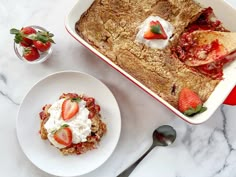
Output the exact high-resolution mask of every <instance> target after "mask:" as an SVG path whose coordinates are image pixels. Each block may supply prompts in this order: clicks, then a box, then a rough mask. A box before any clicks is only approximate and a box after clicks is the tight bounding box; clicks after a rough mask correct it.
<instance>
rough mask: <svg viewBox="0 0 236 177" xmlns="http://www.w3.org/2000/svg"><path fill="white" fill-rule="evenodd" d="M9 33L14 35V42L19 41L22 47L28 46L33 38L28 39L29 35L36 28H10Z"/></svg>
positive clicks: (34, 31) (34, 32)
mask: <svg viewBox="0 0 236 177" xmlns="http://www.w3.org/2000/svg"><path fill="white" fill-rule="evenodd" d="M10 33H11V34H14V35H15V39H14V41H15V43H17V44H19V43H20V45H21V46H23V47H28V46H30V45H32V44H33V40H32V39H30V38H29V36H30V35H32V34H36V30H35V29H34V28H32V27H23V28H21V30H18V29H15V28H12V29H11V30H10Z"/></svg>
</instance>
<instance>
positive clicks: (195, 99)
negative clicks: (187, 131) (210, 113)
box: [178, 88, 206, 116]
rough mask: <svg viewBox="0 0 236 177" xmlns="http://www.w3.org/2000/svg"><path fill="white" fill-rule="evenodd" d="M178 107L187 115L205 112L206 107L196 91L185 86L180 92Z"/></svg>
mask: <svg viewBox="0 0 236 177" xmlns="http://www.w3.org/2000/svg"><path fill="white" fill-rule="evenodd" d="M178 109H179V111H180V112H182V113H184V114H185V115H187V116H193V115H195V114H197V113H201V112H204V111H205V110H206V107H203V103H202V100H201V99H200V97H199V96H198V95H197V94H196V93H195V92H193V91H192V90H190V89H188V88H183V89H182V90H181V91H180V94H179V102H178Z"/></svg>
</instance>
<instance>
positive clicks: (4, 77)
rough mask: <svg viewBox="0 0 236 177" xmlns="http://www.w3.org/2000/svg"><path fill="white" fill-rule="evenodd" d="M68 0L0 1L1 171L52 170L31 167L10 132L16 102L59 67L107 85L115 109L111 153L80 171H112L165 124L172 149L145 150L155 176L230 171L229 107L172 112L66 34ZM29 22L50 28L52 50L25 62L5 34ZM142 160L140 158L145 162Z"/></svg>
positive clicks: (101, 176)
mask: <svg viewBox="0 0 236 177" xmlns="http://www.w3.org/2000/svg"><path fill="white" fill-rule="evenodd" d="M75 3H76V0H71V1H65V0H57V1H53V0H41V1H36V0H31V1H28V0H19V1H14V0H1V1H0V26H1V30H0V36H1V39H2V42H1V43H0V105H1V108H0V112H1V124H0V130H1V133H0V139H1V146H0V157H1V158H0V169H1V176H7V177H29V176H30V177H49V176H51V175H48V174H46V173H45V172H43V171H41V170H39V169H38V168H37V167H35V166H34V165H33V164H32V163H31V162H30V161H29V160H28V159H27V158H26V156H25V155H24V154H23V152H22V150H21V149H20V146H19V144H18V142H17V138H16V132H15V121H16V117H17V111H18V109H19V106H20V103H21V102H22V100H23V98H24V96H25V95H26V93H27V92H28V91H29V89H30V88H31V87H32V85H33V84H34V83H36V82H37V81H38V80H39V79H41V78H43V77H45V76H47V75H48V74H51V73H53V72H56V71H62V70H78V71H82V72H86V73H88V74H91V75H93V76H95V77H97V78H98V79H100V80H101V81H102V82H104V83H105V84H106V85H107V86H108V87H109V88H110V89H111V91H112V92H113V94H114V95H115V97H116V99H117V101H118V103H119V106H120V110H121V116H122V133H121V137H120V141H119V143H118V146H117V148H116V150H115V152H114V154H113V155H112V156H111V157H110V158H109V159H108V161H106V162H105V163H104V164H103V165H102V166H101V167H99V168H98V169H96V170H95V171H93V172H91V173H89V174H87V175H84V177H95V176H96V177H115V176H117V175H118V174H119V172H121V171H122V170H123V169H125V168H126V167H127V166H129V165H130V164H131V163H133V162H134V161H135V160H136V159H137V158H138V157H139V156H140V155H141V154H143V153H144V152H145V150H147V149H148V147H149V146H150V144H151V134H152V131H153V130H154V129H155V128H156V127H157V126H158V125H161V124H166V123H170V124H173V125H174V126H175V127H176V129H177V133H178V135H179V139H178V141H176V143H175V144H174V145H173V146H171V147H168V148H165V149H163V148H156V149H154V151H152V152H151V154H149V156H155V157H157V158H158V159H159V161H157V164H156V166H155V168H156V171H160V174H161V176H162V177H165V176H166V177H168V175H169V176H171V175H172V176H179V177H180V176H181V177H185V176H186V177H187V176H192V174H191V172H194V173H195V174H197V173H199V176H202V177H204V176H207V177H208V176H209V177H210V176H214V175H215V174H216V175H215V176H217V175H218V176H222V177H231V176H232V177H233V176H236V170H235V165H236V162H235V160H234V159H235V158H234V157H235V156H234V154H235V153H234V144H235V143H236V140H235V139H234V138H233V137H234V133H235V130H234V126H235V125H234V119H233V117H232V113H231V117H230V118H229V116H227V115H228V114H230V113H229V112H226V113H225V115H226V117H224V116H223V115H222V113H221V109H218V110H217V112H216V113H215V114H214V115H213V117H212V119H210V120H209V121H208V122H207V123H206V124H203V125H200V126H197V127H195V126H190V125H187V124H186V123H185V122H183V121H182V120H180V119H178V118H175V116H174V115H173V114H172V113H170V112H169V111H167V109H166V108H164V107H163V106H162V105H160V104H159V103H158V102H157V101H155V100H154V99H153V98H151V97H150V96H149V95H147V94H146V93H144V92H143V91H142V90H141V89H139V88H138V87H136V86H135V85H134V84H133V83H131V82H130V81H129V80H128V79H126V78H124V77H123V76H122V75H120V74H119V73H118V72H117V71H115V70H113V69H112V68H111V67H109V66H108V65H107V64H106V63H104V62H103V61H101V60H100V59H98V58H97V57H96V56H94V55H93V54H92V53H91V52H89V51H88V50H87V49H85V48H84V47H83V46H81V45H80V44H79V43H78V42H77V41H75V40H74V39H73V38H72V37H71V36H70V35H69V34H68V33H67V32H66V30H65V27H64V19H65V16H66V15H67V14H68V13H69V11H70V9H71V8H72V7H73V5H74V4H75ZM231 3H234V4H235V7H236V3H235V1H233V0H231ZM32 24H35V25H39V26H43V27H45V28H47V29H48V30H49V31H51V32H53V33H54V34H55V42H56V44H55V45H54V51H53V55H52V56H51V58H50V59H49V60H47V61H46V62H44V63H42V64H39V65H28V64H26V63H23V62H21V61H20V60H18V59H17V58H16V56H15V53H14V51H13V36H11V35H10V34H9V30H10V29H11V28H12V27H15V28H21V27H22V26H27V25H32ZM32 104H33V103H32ZM224 109H229V108H228V107H224ZM201 135H202V136H201ZM229 137H231V138H229ZM179 152H180V153H179ZM163 154H166V156H164V155H163ZM145 160H146V159H145ZM146 161H148V160H146ZM144 162H145V161H144ZM144 162H142V164H143V165H144V167H145V164H144ZM162 162H163V163H162ZM142 164H140V166H139V167H138V168H137V169H136V170H135V171H134V173H133V174H132V175H134V176H140V174H138V173H139V172H138V171H143V170H142V166H143V165H142ZM158 165H160V167H158ZM161 165H162V166H161ZM163 166H164V167H163ZM167 167H168V169H167V171H165V169H166V168H167ZM158 169H159V170H158ZM173 169H174V170H173ZM195 174H194V175H195ZM152 175H153V174H152ZM154 176H155V175H154ZM218 176H217V177H218ZM140 177H142V175H141V176H140Z"/></svg>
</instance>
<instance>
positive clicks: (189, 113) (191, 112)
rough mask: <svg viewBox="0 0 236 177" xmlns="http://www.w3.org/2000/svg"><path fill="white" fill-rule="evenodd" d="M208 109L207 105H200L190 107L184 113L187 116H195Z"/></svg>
mask: <svg viewBox="0 0 236 177" xmlns="http://www.w3.org/2000/svg"><path fill="white" fill-rule="evenodd" d="M206 110H207V108H206V107H203V106H202V105H198V106H197V107H196V108H195V109H194V108H190V109H188V110H186V111H185V112H184V115H186V116H194V115H195V114H197V113H202V112H204V111H206Z"/></svg>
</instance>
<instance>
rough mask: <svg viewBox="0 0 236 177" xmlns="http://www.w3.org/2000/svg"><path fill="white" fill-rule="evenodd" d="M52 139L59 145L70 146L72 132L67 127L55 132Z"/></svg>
mask: <svg viewBox="0 0 236 177" xmlns="http://www.w3.org/2000/svg"><path fill="white" fill-rule="evenodd" d="M53 137H54V139H55V140H56V141H57V142H58V143H59V144H62V145H65V146H70V145H71V144H72V131H71V129H70V128H69V127H67V126H66V127H62V128H60V129H59V130H57V131H56V132H55V133H54V135H53Z"/></svg>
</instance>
